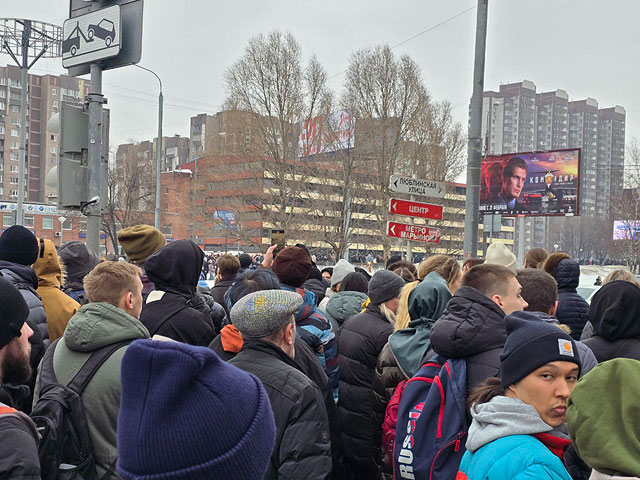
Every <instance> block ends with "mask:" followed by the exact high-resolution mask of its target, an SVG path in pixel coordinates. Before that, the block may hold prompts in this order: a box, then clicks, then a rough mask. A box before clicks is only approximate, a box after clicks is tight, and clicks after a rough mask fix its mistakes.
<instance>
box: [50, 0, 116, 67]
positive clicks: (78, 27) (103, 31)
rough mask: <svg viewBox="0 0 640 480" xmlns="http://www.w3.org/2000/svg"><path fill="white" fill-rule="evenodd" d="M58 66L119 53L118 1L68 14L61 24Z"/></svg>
mask: <svg viewBox="0 0 640 480" xmlns="http://www.w3.org/2000/svg"><path fill="white" fill-rule="evenodd" d="M62 30H63V41H62V66H63V67H64V68H71V67H74V66H77V65H83V64H90V63H95V62H97V61H98V60H102V59H104V58H110V57H115V56H116V55H118V54H119V53H120V43H121V42H120V5H114V6H112V7H109V8H103V9H102V10H97V11H95V12H91V13H87V14H85V15H80V16H77V17H74V18H70V19H68V20H66V21H65V22H64V25H63V27H62Z"/></svg>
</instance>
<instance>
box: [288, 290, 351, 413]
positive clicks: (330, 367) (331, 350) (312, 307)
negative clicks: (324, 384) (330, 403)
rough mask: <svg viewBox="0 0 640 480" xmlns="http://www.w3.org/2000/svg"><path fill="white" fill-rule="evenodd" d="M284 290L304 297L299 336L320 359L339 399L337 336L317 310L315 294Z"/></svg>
mask: <svg viewBox="0 0 640 480" xmlns="http://www.w3.org/2000/svg"><path fill="white" fill-rule="evenodd" d="M281 288H282V289H283V290H287V291H289V292H296V293H298V294H299V295H300V296H301V297H302V301H303V303H302V306H301V307H300V309H299V310H298V311H297V312H296V313H295V315H294V316H295V318H296V327H297V330H296V331H297V333H298V336H299V337H300V338H301V339H302V340H304V341H305V342H306V344H307V345H309V347H311V350H313V351H314V352H315V354H316V357H317V358H318V362H320V365H321V366H322V368H323V369H324V371H325V373H326V374H327V377H329V385H330V386H331V390H332V391H333V397H334V400H336V401H337V399H338V378H339V377H338V374H339V368H338V345H337V343H336V336H335V333H333V330H332V329H331V323H330V322H329V321H328V320H327V319H326V317H325V316H324V314H323V313H322V312H320V311H319V310H318V309H317V308H316V299H315V295H314V294H313V292H311V291H309V290H305V289H304V288H294V287H291V286H289V285H284V284H283V285H282V287H281Z"/></svg>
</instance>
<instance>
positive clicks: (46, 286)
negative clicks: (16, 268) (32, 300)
mask: <svg viewBox="0 0 640 480" xmlns="http://www.w3.org/2000/svg"><path fill="white" fill-rule="evenodd" d="M42 241H43V242H44V251H42V250H41V252H40V256H39V257H38V260H36V263H34V264H33V270H34V271H35V272H36V275H37V276H38V289H37V290H36V291H37V292H38V295H40V298H41V299H42V305H43V306H44V310H45V312H46V314H47V329H48V331H49V340H50V341H52V342H53V341H54V340H55V339H57V338H60V337H61V336H62V334H63V333H64V329H65V328H66V326H67V322H69V319H70V318H71V317H73V316H74V315H75V313H76V312H77V311H78V310H79V309H80V304H79V303H78V302H76V301H75V300H73V299H72V298H70V297H69V296H68V295H65V294H64V293H63V292H62V290H60V285H61V284H62V270H61V268H60V262H59V259H58V254H57V253H56V247H55V245H54V244H53V242H52V241H51V240H42Z"/></svg>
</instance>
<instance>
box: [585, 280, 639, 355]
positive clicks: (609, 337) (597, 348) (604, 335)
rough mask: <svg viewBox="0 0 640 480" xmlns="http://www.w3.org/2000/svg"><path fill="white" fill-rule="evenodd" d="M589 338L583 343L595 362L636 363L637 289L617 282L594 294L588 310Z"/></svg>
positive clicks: (637, 328)
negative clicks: (595, 359)
mask: <svg viewBox="0 0 640 480" xmlns="http://www.w3.org/2000/svg"><path fill="white" fill-rule="evenodd" d="M588 316H589V322H591V323H592V324H593V336H592V337H591V338H589V339H587V340H584V342H583V343H584V344H585V345H587V346H588V347H589V348H590V349H591V350H592V351H593V353H594V355H595V356H596V358H597V359H598V362H600V363H602V362H606V361H607V360H612V359H614V358H633V359H635V360H640V288H638V287H637V286H636V285H634V284H633V283H630V282H625V281H622V280H617V281H615V282H611V283H608V284H606V285H604V286H603V287H602V288H601V289H600V290H598V291H597V292H596V294H595V295H594V296H593V299H592V300H591V306H590V308H589V314H588Z"/></svg>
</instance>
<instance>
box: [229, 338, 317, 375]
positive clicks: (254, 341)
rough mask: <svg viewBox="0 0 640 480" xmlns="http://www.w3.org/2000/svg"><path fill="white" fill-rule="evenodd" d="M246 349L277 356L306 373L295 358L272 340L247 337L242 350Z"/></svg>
mask: <svg viewBox="0 0 640 480" xmlns="http://www.w3.org/2000/svg"><path fill="white" fill-rule="evenodd" d="M245 350H253V351H257V352H262V353H265V354H267V355H270V356H272V357H276V358H277V359H279V360H282V361H283V362H284V363H286V364H287V365H289V366H291V367H293V368H295V369H297V370H300V371H301V372H302V373H304V371H303V370H302V368H301V367H300V365H298V363H297V362H296V361H295V360H294V359H293V358H291V357H290V356H289V355H287V354H286V353H285V352H284V351H283V350H282V349H281V348H280V347H278V346H276V345H274V344H273V343H271V342H267V341H266V340H262V339H259V338H248V339H245V341H244V345H243V346H242V350H241V351H245Z"/></svg>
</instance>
